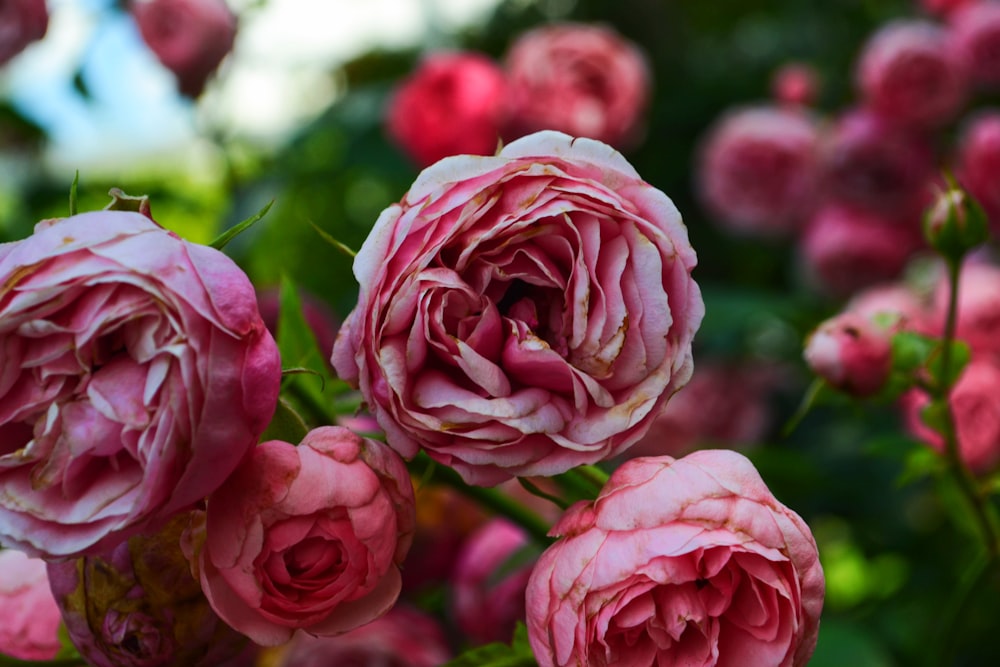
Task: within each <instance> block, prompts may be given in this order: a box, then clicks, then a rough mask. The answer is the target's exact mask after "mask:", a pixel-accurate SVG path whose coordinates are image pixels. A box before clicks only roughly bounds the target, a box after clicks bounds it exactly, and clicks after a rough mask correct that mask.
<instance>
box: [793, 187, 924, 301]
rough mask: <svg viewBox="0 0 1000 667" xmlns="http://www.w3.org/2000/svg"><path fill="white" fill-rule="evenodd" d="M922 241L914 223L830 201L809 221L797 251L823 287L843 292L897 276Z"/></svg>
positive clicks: (811, 276) (830, 291)
mask: <svg viewBox="0 0 1000 667" xmlns="http://www.w3.org/2000/svg"><path fill="white" fill-rule="evenodd" d="M921 244H922V240H921V236H920V228H919V227H918V226H916V225H912V226H911V225H908V224H903V223H899V222H897V221H895V220H887V219H885V218H884V217H882V216H881V215H879V214H877V213H873V212H870V211H865V210H863V209H860V208H857V207H853V206H844V205H842V204H836V203H832V204H827V205H825V206H823V208H821V209H820V210H819V211H817V213H816V215H815V216H814V217H813V219H812V220H810V221H809V226H808V227H807V228H806V232H805V234H804V235H803V236H802V238H801V240H800V245H799V254H800V256H801V262H802V264H803V268H804V270H805V272H806V273H807V275H808V276H809V278H810V279H811V280H813V281H814V282H816V283H818V286H819V287H820V288H821V289H822V290H824V291H826V292H829V293H831V294H833V295H836V296H847V295H849V294H851V293H853V292H855V291H857V290H859V289H861V288H863V287H869V286H871V285H874V284H877V283H880V282H884V281H886V280H891V279H893V278H896V277H897V276H899V274H900V273H901V272H902V270H903V267H904V266H905V265H906V262H907V260H908V259H909V258H910V256H911V255H912V254H913V253H914V251H916V250H917V249H918V248H919V247H921Z"/></svg>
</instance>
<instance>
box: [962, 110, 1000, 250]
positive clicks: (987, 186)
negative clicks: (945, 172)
mask: <svg viewBox="0 0 1000 667" xmlns="http://www.w3.org/2000/svg"><path fill="white" fill-rule="evenodd" d="M957 169H958V177H959V180H960V181H961V182H962V185H963V186H965V187H966V188H967V189H968V191H969V194H971V195H972V196H973V197H975V199H976V201H978V202H979V203H980V205H982V207H983V209H984V210H985V211H986V214H987V215H988V216H989V218H990V226H991V228H992V229H993V231H994V233H996V232H998V231H1000V110H997V109H992V110H990V111H986V112H983V113H980V114H979V115H977V116H975V117H973V118H972V119H971V120H970V121H969V122H968V123H967V124H966V125H965V127H964V128H963V131H962V134H961V136H960V137H959V140H958V166H957Z"/></svg>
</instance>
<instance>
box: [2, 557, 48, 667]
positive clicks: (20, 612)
mask: <svg viewBox="0 0 1000 667" xmlns="http://www.w3.org/2000/svg"><path fill="white" fill-rule="evenodd" d="M0 618H2V619H3V623H0V654H3V655H5V656H10V657H12V658H20V659H21V660H52V659H54V658H55V657H56V654H57V653H59V649H60V644H59V623H60V622H61V621H62V619H61V617H60V615H59V606H58V605H57V604H56V601H55V598H53V597H52V591H51V590H49V577H48V574H47V573H46V570H45V561H43V560H42V559H40V558H31V557H30V556H28V555H27V554H25V553H24V552H21V551H15V550H14V549H3V550H0ZM0 662H2V658H0Z"/></svg>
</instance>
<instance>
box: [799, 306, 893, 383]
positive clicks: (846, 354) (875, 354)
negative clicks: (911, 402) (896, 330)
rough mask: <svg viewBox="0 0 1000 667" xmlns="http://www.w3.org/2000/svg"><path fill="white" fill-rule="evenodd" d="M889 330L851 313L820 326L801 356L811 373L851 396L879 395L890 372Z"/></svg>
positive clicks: (847, 312)
mask: <svg viewBox="0 0 1000 667" xmlns="http://www.w3.org/2000/svg"><path fill="white" fill-rule="evenodd" d="M891 337H892V330H891V328H889V327H883V326H880V325H879V323H877V322H875V321H873V320H871V319H869V318H867V317H865V316H863V315H861V314H859V313H856V312H853V311H850V310H848V311H845V312H843V313H840V314H839V315H836V316H834V317H831V318H830V319H828V320H826V321H825V322H823V323H821V324H820V325H819V326H818V327H817V328H816V330H815V331H813V332H812V333H811V334H810V335H809V337H808V338H807V339H806V345H805V350H804V352H803V356H804V357H805V360H806V363H807V364H808V365H809V368H811V369H812V370H813V372H814V373H816V374H817V375H819V376H820V377H821V378H823V379H824V380H826V381H827V382H829V383H830V384H831V385H833V386H834V387H836V388H837V389H840V390H842V391H845V392H847V393H848V394H851V395H853V396H859V397H863V396H870V395H872V394H874V393H876V392H878V391H879V389H881V388H882V387H883V386H884V385H885V382H886V380H888V379H889V371H890V370H891V369H892V338H891Z"/></svg>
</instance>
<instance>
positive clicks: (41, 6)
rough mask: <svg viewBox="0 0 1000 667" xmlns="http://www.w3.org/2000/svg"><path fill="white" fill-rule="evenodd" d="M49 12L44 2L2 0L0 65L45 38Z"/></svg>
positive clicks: (0, 14)
mask: <svg viewBox="0 0 1000 667" xmlns="http://www.w3.org/2000/svg"><path fill="white" fill-rule="evenodd" d="M48 27H49V11H48V8H47V7H46V5H45V0H4V2H2V3H0V65H4V64H6V63H7V61H9V60H10V59H11V58H13V57H14V56H16V55H17V54H19V53H20V52H21V51H24V49H25V48H26V47H27V46H28V45H29V44H31V43H32V42H34V41H36V40H39V39H41V38H42V37H44V36H45V32H46V31H47V30H48Z"/></svg>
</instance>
